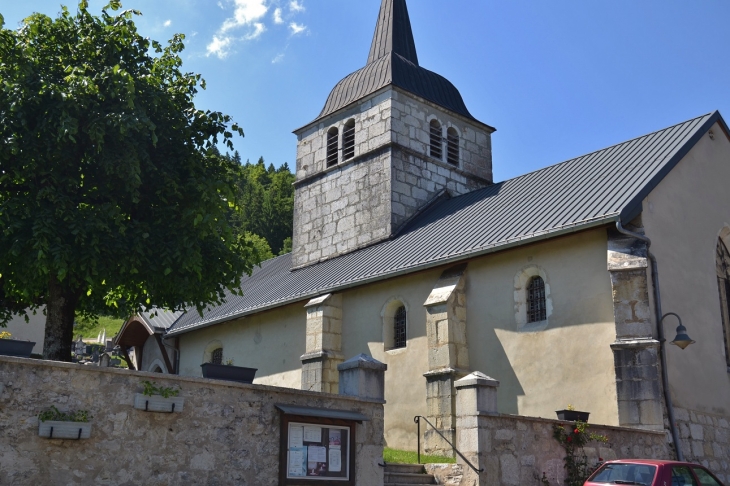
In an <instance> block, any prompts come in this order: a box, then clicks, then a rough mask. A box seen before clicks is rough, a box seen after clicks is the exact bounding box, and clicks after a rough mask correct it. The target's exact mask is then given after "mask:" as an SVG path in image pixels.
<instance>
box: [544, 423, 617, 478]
mask: <svg viewBox="0 0 730 486" xmlns="http://www.w3.org/2000/svg"><path fill="white" fill-rule="evenodd" d="M571 426H572V427H574V428H572V429H570V430H569V431H568V430H566V429H565V425H563V424H555V425H553V437H554V438H555V440H557V441H558V442H559V443H560V445H561V446H563V449H565V459H563V461H564V462H565V465H564V467H565V470H566V472H567V477H566V478H565V484H566V485H568V486H583V483H584V482H585V481H586V479H588V477H589V476H590V475H591V474H592V473H593V471H595V470H596V466H589V465H588V457H587V456H586V453H585V451H584V450H583V447H584V446H585V445H586V444H587V443H588V442H592V441H595V442H608V437H606V436H605V435H600V434H594V433H592V432H591V433H588V432H587V430H588V424H587V423H585V422H581V421H580V420H577V421H576V422H575V424H574V425H571ZM543 476H544V474H543Z"/></svg>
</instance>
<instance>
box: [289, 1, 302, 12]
mask: <svg viewBox="0 0 730 486" xmlns="http://www.w3.org/2000/svg"><path fill="white" fill-rule="evenodd" d="M289 10H291V11H292V12H304V5H302V4H301V3H300V2H299V1H298V0H291V2H289Z"/></svg>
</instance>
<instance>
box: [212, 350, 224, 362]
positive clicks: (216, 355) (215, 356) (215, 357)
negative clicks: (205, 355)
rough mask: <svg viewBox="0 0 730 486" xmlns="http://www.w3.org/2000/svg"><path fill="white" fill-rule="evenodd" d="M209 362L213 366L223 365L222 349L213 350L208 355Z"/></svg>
mask: <svg viewBox="0 0 730 486" xmlns="http://www.w3.org/2000/svg"><path fill="white" fill-rule="evenodd" d="M210 362H211V363H213V364H223V348H218V349H214V350H213V352H211V353H210Z"/></svg>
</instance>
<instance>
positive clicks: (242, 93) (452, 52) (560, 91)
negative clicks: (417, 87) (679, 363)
mask: <svg viewBox="0 0 730 486" xmlns="http://www.w3.org/2000/svg"><path fill="white" fill-rule="evenodd" d="M61 3H62V2H59V1H56V0H53V1H52V0H23V1H11V0H0V13H2V14H3V15H4V17H5V20H6V27H15V26H17V25H18V22H19V21H20V20H21V19H22V18H23V17H25V16H27V15H29V14H30V13H31V12H35V11H38V12H43V13H46V14H48V15H51V16H55V15H56V13H57V12H58V11H59V10H60V8H59V6H60V4H61ZM104 3H106V2H103V1H97V0H92V1H91V8H92V10H93V11H95V12H99V11H100V9H101V7H102V5H103V4H104ZM67 4H68V5H70V6H74V5H75V2H67ZM123 4H124V7H125V8H134V9H138V10H141V11H142V12H143V14H144V15H143V17H140V18H138V20H137V24H138V26H139V28H140V30H141V32H142V33H143V34H144V35H147V36H149V37H151V38H153V39H157V40H161V41H164V40H166V39H168V38H170V37H171V35H172V34H173V33H175V32H182V33H184V34H185V35H186V36H187V40H186V46H187V48H186V50H185V52H184V53H183V58H184V68H185V70H187V71H193V72H198V73H201V74H202V75H203V77H204V78H205V79H206V81H207V83H208V89H207V91H205V92H202V93H201V94H200V95H199V97H198V103H197V104H198V106H199V107H201V108H207V109H214V110H220V111H223V112H226V113H228V114H230V115H232V116H233V117H234V118H235V119H236V121H238V122H239V123H240V124H241V125H242V126H243V128H244V131H245V132H246V137H245V138H244V139H239V140H236V148H237V149H238V150H239V151H240V153H241V155H242V157H243V158H244V160H245V159H251V160H252V161H255V160H256V159H258V157H259V156H264V158H265V159H266V161H267V162H272V163H274V165H277V166H278V165H280V164H281V163H283V162H288V163H289V165H290V167H293V166H294V162H295V155H296V138H295V136H294V135H292V133H291V132H292V130H294V129H296V128H298V127H300V126H302V125H304V124H306V123H307V122H309V121H311V120H312V119H314V118H315V117H316V116H317V115H318V114H319V112H320V110H321V109H322V106H323V105H324V102H325V100H326V98H327V95H328V94H329V91H330V90H331V89H332V88H333V87H334V85H335V84H336V83H337V81H339V80H340V79H341V78H343V77H344V76H346V75H347V74H349V73H350V72H352V71H354V70H356V69H358V68H360V67H362V66H363V65H364V63H365V60H366V59H367V54H368V50H369V47H370V41H371V37H372V34H373V30H374V26H375V19H376V17H377V13H378V8H379V6H380V1H379V0H346V1H337V0H295V1H291V0H220V1H218V0H123ZM408 7H409V11H410V14H411V22H412V25H413V30H414V35H415V39H416V46H417V48H418V56H419V61H420V63H421V65H422V66H424V67H426V68H427V69H430V70H432V71H436V72H438V73H439V74H441V75H443V76H445V77H446V78H448V79H449V80H450V81H452V82H453V83H454V84H455V85H456V87H457V88H459V90H460V91H461V93H462V95H463V97H464V100H465V102H466V104H467V107H468V108H469V110H470V111H471V113H472V114H473V115H474V116H475V117H476V118H478V119H479V120H481V121H483V122H485V123H487V124H489V125H492V126H494V127H496V128H497V130H498V131H497V132H496V133H495V134H494V135H493V146H494V175H495V180H504V179H506V178H510V177H514V176H516V175H519V174H523V173H525V172H529V171H532V170H536V169H539V168H541V167H545V166H547V165H550V164H554V163H558V162H561V161H563V160H566V159H569V158H571V157H575V156H578V155H582V154H585V153H588V152H591V151H594V150H598V149H601V148H604V147H606V146H609V145H613V144H615V143H619V142H622V141H624V140H628V139H630V138H633V137H636V136H640V135H643V134H645V133H649V132H652V131H655V130H658V129H661V128H664V127H666V126H669V125H672V124H675V123H679V122H681V121H684V120H686V119H689V118H693V117H695V116H698V115H701V114H704V113H707V112H710V111H713V110H716V109H719V110H720V111H721V112H722V113H723V114H724V116H726V117H728V120H730V88H729V83H730V49H729V48H728V40H729V37H728V34H727V33H728V31H729V30H730V2H729V1H727V0H698V1H692V2H688V1H685V0H641V1H629V0H591V1H585V0H570V1H569V0H550V1H547V0H530V1H528V0H509V1H504V0H503V1H496V0H448V1H444V0H410V1H409V3H408Z"/></svg>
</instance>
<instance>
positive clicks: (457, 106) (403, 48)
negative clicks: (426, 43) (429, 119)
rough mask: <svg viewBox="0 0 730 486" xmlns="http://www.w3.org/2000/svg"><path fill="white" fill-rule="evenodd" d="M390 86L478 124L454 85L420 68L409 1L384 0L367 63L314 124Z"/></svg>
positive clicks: (337, 90)
mask: <svg viewBox="0 0 730 486" xmlns="http://www.w3.org/2000/svg"><path fill="white" fill-rule="evenodd" d="M390 85H393V86H397V87H399V88H401V89H403V90H405V91H408V92H409V93H413V94H414V95H416V96H419V97H421V98H424V99H426V100H428V101H430V102H432V103H436V104H437V105H439V106H442V107H444V108H446V109H448V110H450V111H452V112H454V113H458V114H459V115H462V116H465V117H467V118H470V119H472V120H474V121H478V120H476V119H475V118H474V117H473V116H472V115H471V113H469V110H467V108H466V105H465V104H464V100H463V99H462V97H461V93H459V90H458V89H456V87H455V86H454V85H453V84H451V83H450V82H449V81H448V80H447V79H446V78H444V77H443V76H440V75H438V74H436V73H434V72H432V71H429V70H428V69H424V68H422V67H421V66H419V65H418V55H417V54H416V43H415V41H414V40H413V31H412V30H411V21H410V18H409V16H408V8H407V7H406V0H383V3H382V4H381V6H380V14H379V15H378V24H377V25H376V27H375V35H374V36H373V43H372V45H371V47H370V55H369V56H368V62H367V64H366V65H365V67H364V68H362V69H360V70H358V71H355V72H354V73H352V74H350V75H349V76H347V77H346V78H345V79H343V80H342V81H340V82H339V83H337V86H335V88H334V89H333V90H332V92H331V93H330V95H329V98H327V102H326V103H325V105H324V108H323V109H322V112H321V113H320V114H319V116H318V117H317V118H316V119H315V120H314V121H315V122H316V121H317V120H319V119H321V118H324V117H325V116H327V115H330V114H332V113H334V112H336V111H338V110H340V109H342V108H345V107H346V106H348V105H350V104H352V103H354V102H356V101H358V100H360V99H362V98H364V97H366V96H368V95H370V94H372V93H375V92H376V91H378V90H380V89H381V88H384V87H386V86H390ZM480 123H481V122H480Z"/></svg>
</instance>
